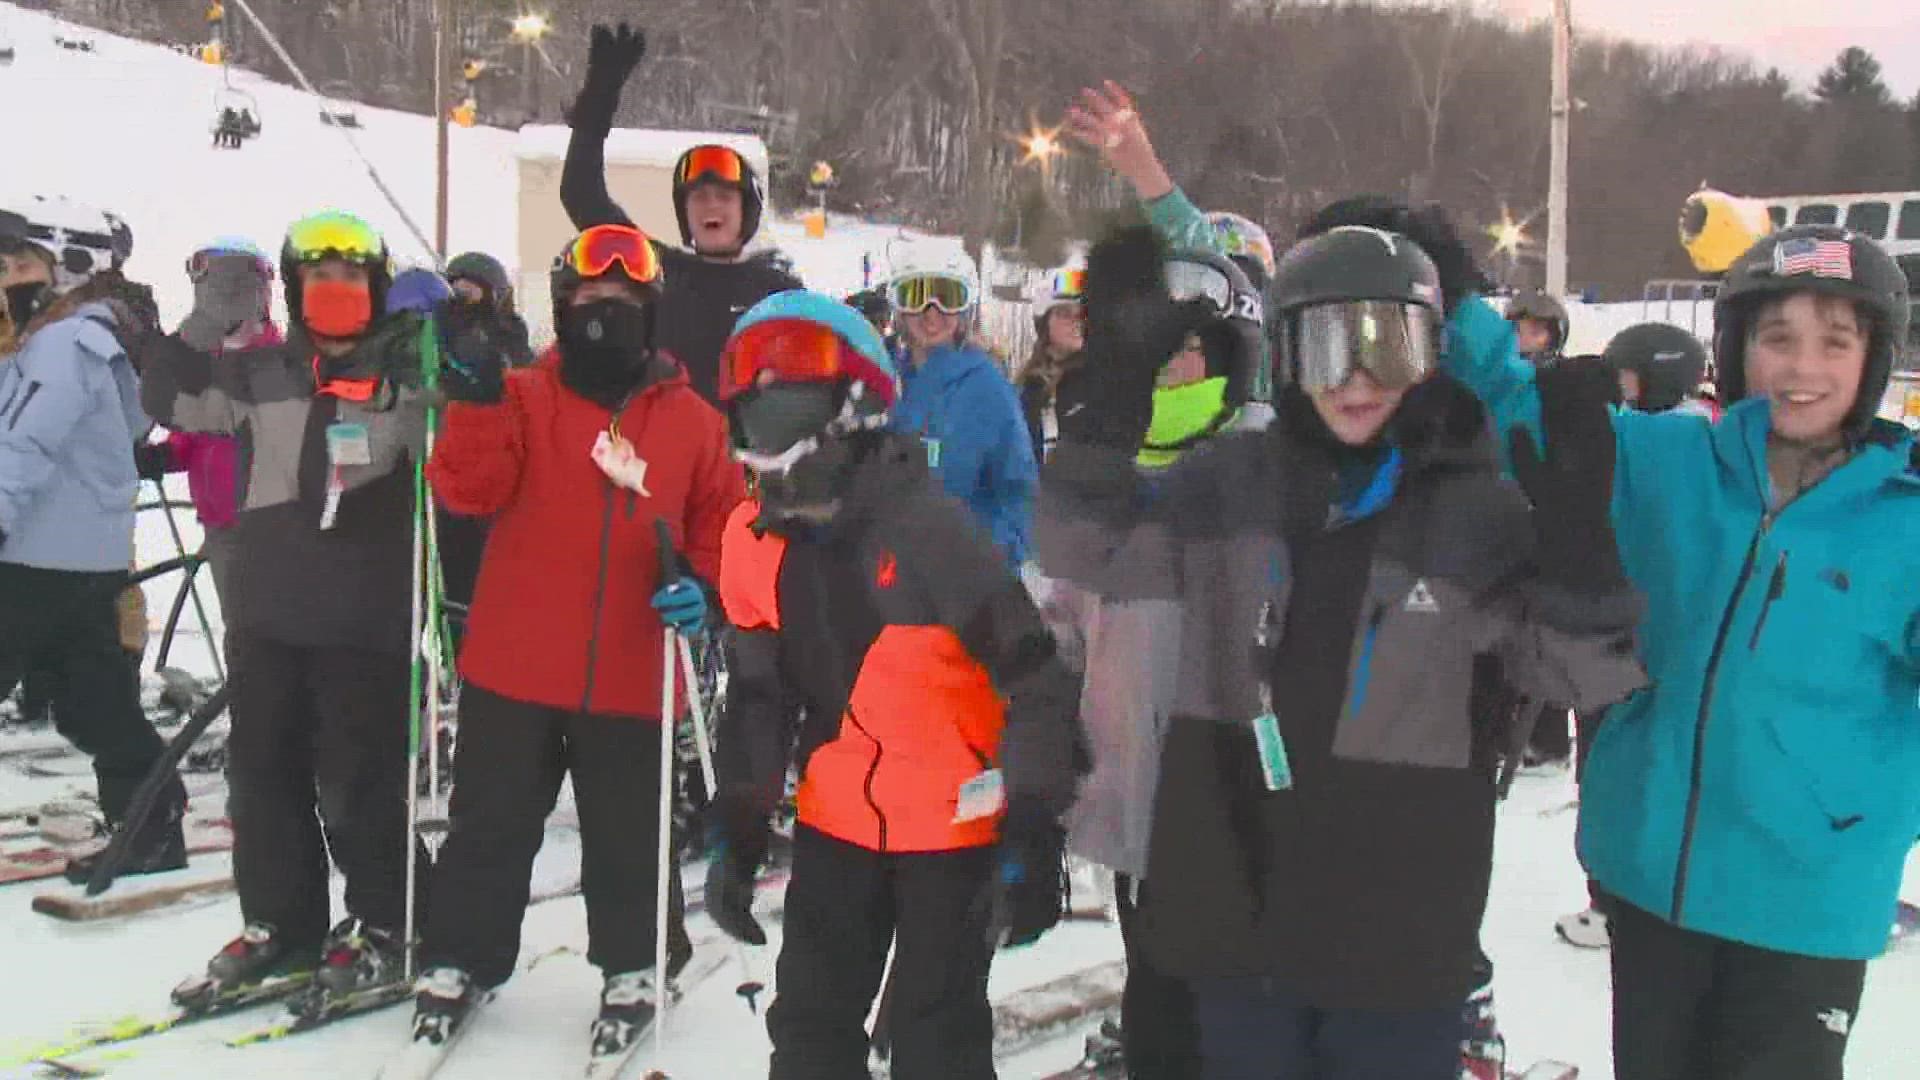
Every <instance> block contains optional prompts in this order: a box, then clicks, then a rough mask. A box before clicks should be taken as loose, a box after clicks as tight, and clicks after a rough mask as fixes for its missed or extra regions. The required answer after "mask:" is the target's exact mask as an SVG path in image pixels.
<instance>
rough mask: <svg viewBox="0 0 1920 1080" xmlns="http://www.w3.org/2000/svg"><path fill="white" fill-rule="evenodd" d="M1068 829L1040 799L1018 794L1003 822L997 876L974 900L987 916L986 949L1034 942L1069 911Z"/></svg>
mask: <svg viewBox="0 0 1920 1080" xmlns="http://www.w3.org/2000/svg"><path fill="white" fill-rule="evenodd" d="M1066 844H1067V833H1066V830H1065V829H1063V828H1061V827H1060V822H1059V821H1058V820H1057V819H1056V818H1055V817H1054V816H1053V815H1052V814H1050V813H1048V812H1047V811H1046V810H1045V809H1044V808H1043V807H1041V806H1040V805H1039V804H1038V803H1035V802H1031V801H1029V800H1025V799H1022V798H1021V797H1019V796H1017V795H1015V796H1012V797H1010V798H1009V799H1008V800H1007V816H1006V819H1005V820H1003V821H1002V822H1001V823H1000V846H999V848H998V850H997V854H998V855H999V858H997V859H996V860H995V861H994V866H993V876H992V877H991V878H990V879H988V881H987V884H986V887H985V888H984V889H983V890H981V893H980V897H979V899H977V900H976V901H974V908H975V911H974V915H975V917H976V918H978V917H979V916H980V915H982V914H984V915H985V916H986V928H987V942H986V943H987V947H988V948H989V949H1002V948H1004V949H1014V948H1019V947H1020V946H1022V945H1031V944H1033V943H1034V942H1036V941H1038V940H1040V935H1042V934H1044V933H1046V932H1047V931H1049V930H1051V929H1053V928H1054V927H1055V926H1056V925H1058V924H1059V922H1060V916H1061V915H1062V914H1063V913H1064V912H1065V911H1066V901H1067V865H1066Z"/></svg>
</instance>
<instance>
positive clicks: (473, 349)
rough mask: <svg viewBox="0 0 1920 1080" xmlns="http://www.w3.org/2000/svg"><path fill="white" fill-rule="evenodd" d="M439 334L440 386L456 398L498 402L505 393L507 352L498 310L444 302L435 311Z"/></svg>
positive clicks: (479, 402)
mask: <svg viewBox="0 0 1920 1080" xmlns="http://www.w3.org/2000/svg"><path fill="white" fill-rule="evenodd" d="M433 322H434V326H435V327H436V328H437V329H438V330H439V334H440V354H441V357H442V358H443V359H444V360H445V363H444V364H442V365H441V368H440V389H441V390H442V391H443V392H445V394H446V395H447V397H449V398H451V399H452V400H454V401H466V402H471V403H473V404H475V405H498V404H499V403H500V399H501V398H502V397H504V396H505V394H506V368H507V351H506V348H505V346H504V344H503V343H502V340H501V334H502V331H503V328H502V327H501V326H500V325H498V324H499V322H500V316H499V313H498V312H496V311H495V310H493V309H492V308H488V307H484V306H481V305H476V304H462V303H458V302H456V301H452V300H447V301H442V302H441V304H440V305H439V306H438V307H437V308H436V309H435V310H434V313H433Z"/></svg>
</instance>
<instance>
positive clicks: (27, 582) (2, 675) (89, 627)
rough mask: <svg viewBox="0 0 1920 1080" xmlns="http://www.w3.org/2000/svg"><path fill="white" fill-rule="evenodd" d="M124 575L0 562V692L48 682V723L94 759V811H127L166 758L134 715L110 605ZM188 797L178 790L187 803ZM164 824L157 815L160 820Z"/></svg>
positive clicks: (135, 691)
mask: <svg viewBox="0 0 1920 1080" xmlns="http://www.w3.org/2000/svg"><path fill="white" fill-rule="evenodd" d="M126 582H127V575H126V573H125V572H124V571H113V572H108V573H86V572H80V571H68V570H43V569H39V568H37V567H31V566H20V565H18V564H16V563H4V562H0V687H6V688H9V689H11V688H12V687H13V686H14V685H15V684H16V683H18V682H20V681H21V680H22V679H23V678H25V677H26V676H27V675H29V674H35V675H38V674H40V673H44V674H45V675H46V677H47V678H46V680H45V682H46V685H47V687H48V688H49V691H50V695H51V699H52V700H51V702H50V703H51V705H52V706H53V719H54V724H55V726H56V727H57V728H58V730H59V732H60V734H61V735H63V736H65V737H66V739H67V741H69V742H71V743H73V745H74V746H75V747H77V748H78V749H79V750H80V751H81V752H82V753H84V754H86V755H88V756H89V757H91V758H93V772H94V777H95V779H96V780H97V781H98V783H99V786H100V809H101V812H102V813H103V814H104V815H105V816H106V817H107V819H108V820H109V821H118V820H119V819H120V817H121V816H122V815H123V814H124V813H125V812H126V809H127V802H128V800H130V799H131V798H132V797H133V791H134V789H135V788H136V787H139V786H140V781H141V780H142V779H144V778H145V777H146V775H147V770H148V769H150V768H151V767H152V766H153V763H154V761H155V760H156V759H157V758H159V757H160V755H161V753H162V752H163V751H164V750H165V745H164V744H163V743H162V741H161V739H160V736H159V735H158V734H157V733H155V731H154V730H153V725H152V724H151V723H150V722H149V721H148V720H147V717H146V714H145V713H144V712H143V711H142V710H141V708H140V676H139V673H138V671H137V670H136V669H135V668H134V667H133V665H131V664H129V663H127V654H126V651H125V650H124V649H122V648H121V647H120V621H119V613H118V612H117V610H116V609H115V607H114V603H115V600H116V598H118V596H119V595H120V592H121V590H122V589H124V588H125V587H126ZM185 795H186V789H185V788H181V789H180V802H181V804H182V805H184V803H185ZM165 817H168V815H165V814H160V815H156V819H157V818H165Z"/></svg>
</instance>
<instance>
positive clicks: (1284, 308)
mask: <svg viewBox="0 0 1920 1080" xmlns="http://www.w3.org/2000/svg"><path fill="white" fill-rule="evenodd" d="M1359 301H1382V302H1385V303H1388V304H1395V305H1400V306H1402V307H1410V308H1420V309H1424V310H1425V311H1426V313H1427V321H1428V323H1429V324H1430V331H1431V333H1430V335H1429V336H1430V337H1431V339H1432V340H1424V341H1421V342H1419V343H1417V347H1418V349H1419V350H1420V351H1422V352H1424V353H1425V354H1426V355H1427V357H1428V358H1429V359H1432V358H1434V357H1435V356H1437V353H1438V349H1439V335H1440V329H1441V326H1442V325H1443V321H1444V319H1445V315H1444V314H1443V310H1442V301H1441V293H1440V274H1439V271H1437V270H1435V269H1434V266H1433V260H1432V259H1430V258H1428V257H1427V253H1426V252H1424V251H1422V250H1421V249H1420V246H1419V245H1418V244H1415V243H1414V242H1413V241H1412V240H1409V239H1407V238H1406V237H1404V236H1402V235H1400V234H1399V233H1392V232H1386V231H1384V230H1381V229H1375V228H1370V227H1368V226H1364V225H1341V226H1337V227H1335V228H1332V229H1329V230H1327V231H1326V232H1323V233H1320V234H1318V235H1316V236H1313V237H1311V238H1309V239H1306V240H1302V241H1300V242H1299V243H1297V244H1295V245H1294V246H1293V247H1291V248H1289V249H1287V252H1286V254H1284V255H1282V256H1281V257H1280V263H1279V265H1278V266H1276V267H1275V268H1274V272H1273V282H1272V284H1270V285H1269V286H1268V289H1267V308H1268V311H1269V312H1270V314H1269V315H1268V317H1267V324H1266V325H1267V342H1268V347H1269V349H1270V350H1271V353H1272V356H1273V360H1274V378H1275V380H1276V381H1278V380H1280V379H1283V378H1284V379H1287V380H1290V381H1294V382H1299V381H1301V372H1300V371H1299V370H1298V368H1299V366H1300V357H1299V356H1298V355H1296V350H1295V349H1294V348H1293V347H1292V345H1291V342H1293V341H1294V340H1296V339H1298V338H1299V337H1300V333H1301V317H1302V314H1303V313H1304V312H1306V311H1307V310H1308V309H1310V308H1313V307H1316V306H1321V305H1328V304H1352V303H1355V302H1359Z"/></svg>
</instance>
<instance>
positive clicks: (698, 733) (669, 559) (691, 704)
mask: <svg viewBox="0 0 1920 1080" xmlns="http://www.w3.org/2000/svg"><path fill="white" fill-rule="evenodd" d="M653 538H654V543H655V545H656V546H657V547H658V549H659V551H660V587H661V588H666V587H667V586H669V585H677V584H679V583H680V578H681V574H680V560H679V558H678V557H677V556H676V554H675V552H674V550H673V529H672V528H671V527H670V526H669V525H668V524H667V519H666V518H663V517H656V518H654V519H653ZM673 636H674V637H675V638H676V639H677V640H678V642H679V649H678V652H679V655H680V674H681V677H682V678H683V679H685V681H686V684H687V709H688V711H690V712H691V713H692V714H693V745H694V748H695V749H696V750H698V751H699V754H700V778H701V779H702V780H705V781H706V784H707V798H709V799H711V798H713V796H714V793H715V792H716V791H717V790H718V787H717V785H718V783H719V781H718V779H717V778H716V776H715V774H714V770H713V737H712V736H711V735H710V734H709V733H708V731H707V703H706V702H705V701H703V700H701V697H700V674H699V672H698V671H696V670H695V668H694V663H693V645H692V643H691V642H689V641H688V640H687V638H686V635H684V634H680V633H678V632H675V634H674V635H673Z"/></svg>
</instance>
